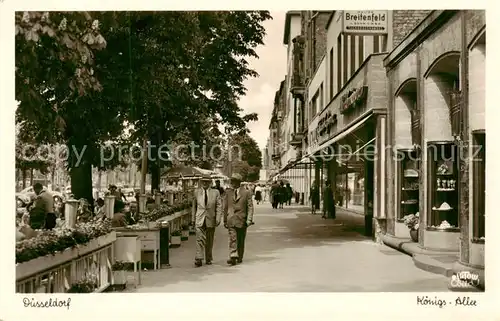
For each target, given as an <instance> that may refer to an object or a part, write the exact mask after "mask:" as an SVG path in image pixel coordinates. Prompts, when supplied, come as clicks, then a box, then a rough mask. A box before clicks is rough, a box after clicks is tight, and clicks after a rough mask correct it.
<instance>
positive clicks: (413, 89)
mask: <svg viewBox="0 0 500 321" xmlns="http://www.w3.org/2000/svg"><path fill="white" fill-rule="evenodd" d="M299 22H300V33H297V25H298V24H299ZM292 30H293V32H291V31H292ZM485 35H486V23H485V12H484V11H474V10H463V11H457V10H455V11H454V10H432V11H431V10H393V11H328V12H326V11H302V12H300V14H299V13H297V12H291V13H288V14H287V19H286V24H285V39H284V40H285V41H284V43H285V45H287V46H288V49H289V50H288V58H287V59H288V60H287V62H288V74H287V75H286V86H285V87H286V89H285V91H286V97H287V98H286V104H285V108H286V109H284V115H285V117H284V118H283V120H282V122H281V126H282V127H283V126H284V127H286V129H284V130H283V131H282V132H279V133H280V134H281V135H282V136H281V138H279V137H278V138H276V139H277V140H278V141H280V142H281V145H280V146H281V147H282V149H283V150H286V151H287V152H282V154H280V155H281V158H280V161H279V163H277V164H276V166H277V167H279V168H280V177H286V176H287V175H289V173H291V172H293V171H294V170H295V171H296V170H299V171H302V172H303V174H301V175H302V177H303V179H304V183H303V184H302V185H303V190H304V191H307V190H308V188H310V187H311V186H312V185H313V184H316V186H317V187H318V188H319V189H320V190H322V187H323V186H322V184H323V183H324V182H325V181H329V182H330V183H331V185H332V187H333V189H334V192H333V193H334V196H335V200H336V202H338V205H339V206H343V207H346V208H347V209H351V210H353V211H356V212H358V213H361V214H363V215H364V216H365V230H366V234H367V235H370V234H371V235H374V236H375V239H376V240H377V241H383V240H385V239H386V238H387V237H394V238H397V239H400V240H406V239H409V237H410V236H409V231H408V228H407V227H406V226H405V225H404V223H403V218H404V217H405V216H407V215H409V214H417V213H418V214H419V219H420V228H419V230H418V231H419V235H418V236H419V237H418V244H419V247H420V248H421V249H422V250H424V251H428V252H429V253H443V252H446V253H451V254H453V253H456V255H457V263H456V269H457V271H458V270H466V269H468V270H471V271H473V272H475V273H478V274H480V275H484V272H483V271H484V241H485V168H486V167H485V166H486V165H485V159H486V157H485V155H486V153H485V150H486V146H485V145H486V139H485V137H486V136H485V60H486V51H485V47H486V36H485ZM282 86H283V85H282ZM280 89H281V88H280ZM275 106H276V103H275ZM290 115H292V116H290ZM292 149H293V150H294V152H295V154H294V153H292V152H291V150H292ZM283 155H286V156H283ZM294 158H295V159H294ZM294 175H295V176H300V174H299V175H297V174H294ZM307 196H308V195H307V194H306V195H304V198H306V199H307ZM480 279H481V280H483V281H484V277H480Z"/></svg>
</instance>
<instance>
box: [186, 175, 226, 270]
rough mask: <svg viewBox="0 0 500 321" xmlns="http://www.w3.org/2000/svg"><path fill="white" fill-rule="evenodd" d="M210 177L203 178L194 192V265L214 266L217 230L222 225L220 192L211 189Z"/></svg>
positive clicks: (192, 222) (192, 221) (192, 220)
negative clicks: (213, 251) (213, 255)
mask: <svg viewBox="0 0 500 321" xmlns="http://www.w3.org/2000/svg"><path fill="white" fill-rule="evenodd" d="M210 184H211V179H210V176H203V177H202V179H201V187H200V188H197V189H195V190H194V197H193V208H192V219H191V224H193V225H194V226H195V228H196V256H195V259H194V264H195V266H196V267H200V266H202V261H203V256H205V262H206V264H207V265H210V264H212V260H213V257H212V248H213V246H214V233H215V228H216V227H217V226H218V225H219V224H220V220H221V216H222V205H221V198H220V195H219V191H218V190H216V189H212V188H210Z"/></svg>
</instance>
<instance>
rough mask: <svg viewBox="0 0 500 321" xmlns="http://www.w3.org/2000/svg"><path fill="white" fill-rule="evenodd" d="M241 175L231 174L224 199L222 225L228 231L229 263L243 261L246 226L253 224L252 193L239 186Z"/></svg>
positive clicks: (233, 263)
mask: <svg viewBox="0 0 500 321" xmlns="http://www.w3.org/2000/svg"><path fill="white" fill-rule="evenodd" d="M242 180H243V179H242V177H241V175H239V174H233V176H232V177H231V187H230V188H228V189H227V190H226V193H225V195H224V196H225V197H224V198H225V201H224V227H226V228H227V229H228V231H229V260H228V261H227V263H228V264H230V265H236V263H242V262H243V254H244V251H245V238H246V234H247V227H248V226H250V225H252V224H253V201H252V193H251V192H250V191H248V190H247V189H245V188H244V187H243V186H241V181H242Z"/></svg>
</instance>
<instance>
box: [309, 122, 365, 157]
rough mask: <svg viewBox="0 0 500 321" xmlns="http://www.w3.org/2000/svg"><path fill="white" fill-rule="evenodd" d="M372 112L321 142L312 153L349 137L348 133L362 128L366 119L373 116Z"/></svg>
mask: <svg viewBox="0 0 500 321" xmlns="http://www.w3.org/2000/svg"><path fill="white" fill-rule="evenodd" d="M371 116H372V115H371V113H370V114H369V115H366V116H364V117H362V118H361V119H360V120H358V121H357V122H356V123H355V124H354V125H353V126H351V127H349V128H347V129H346V130H344V131H343V132H341V133H339V134H338V135H336V136H334V137H332V138H330V139H329V140H327V141H326V142H324V143H323V144H321V145H320V146H319V147H318V148H316V150H315V151H314V152H313V153H312V154H314V153H317V152H319V151H321V150H323V149H324V148H326V147H328V146H330V145H331V144H333V143H336V142H338V141H339V140H341V139H343V138H345V137H347V136H348V135H350V134H352V133H353V132H354V131H356V130H357V129H358V128H360V127H361V126H363V125H364V124H365V123H366V121H368V119H369V118H370V117H371Z"/></svg>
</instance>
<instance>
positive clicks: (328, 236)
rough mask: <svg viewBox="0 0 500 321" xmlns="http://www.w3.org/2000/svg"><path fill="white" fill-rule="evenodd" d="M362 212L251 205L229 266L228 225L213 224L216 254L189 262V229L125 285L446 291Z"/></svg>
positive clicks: (145, 288) (442, 281) (442, 280)
mask: <svg viewBox="0 0 500 321" xmlns="http://www.w3.org/2000/svg"><path fill="white" fill-rule="evenodd" d="M363 222H364V219H363V217H362V216H359V215H356V214H352V213H349V212H345V211H342V210H338V211H337V218H336V219H335V220H331V219H322V218H321V215H311V214H310V213H309V209H308V208H306V207H304V206H294V205H292V206H290V207H286V206H285V208H284V209H277V210H275V209H272V208H271V206H270V205H269V204H261V205H255V225H253V226H251V227H249V229H248V234H247V240H246V249H245V257H244V260H243V263H242V264H239V265H237V266H228V265H227V264H226V260H227V258H228V236H227V230H226V229H224V228H223V227H222V225H221V226H220V227H218V228H217V230H216V235H215V245H214V262H213V264H212V265H210V266H207V265H203V266H202V267H199V268H195V267H194V264H193V259H194V254H195V237H194V236H190V238H189V240H188V241H185V242H183V243H182V246H181V247H179V248H175V249H171V250H170V264H171V268H168V269H161V270H157V271H143V273H142V284H141V285H139V287H138V288H137V289H135V288H133V286H132V288H131V289H129V290H127V292H139V293H151V292H414V291H416V292H425V291H432V292H444V291H448V288H447V285H448V283H449V279H448V278H446V277H444V276H441V275H437V274H432V273H429V272H426V271H423V270H420V269H418V268H417V267H415V265H414V264H413V261H412V258H411V257H410V256H408V255H406V254H403V253H401V252H398V251H396V250H394V249H392V248H389V247H387V246H384V245H380V244H376V243H374V242H373V241H372V240H371V239H369V238H366V237H364V236H362V235H361V233H362V231H363V227H362V225H363Z"/></svg>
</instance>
